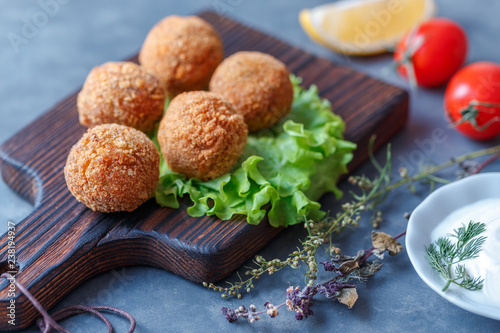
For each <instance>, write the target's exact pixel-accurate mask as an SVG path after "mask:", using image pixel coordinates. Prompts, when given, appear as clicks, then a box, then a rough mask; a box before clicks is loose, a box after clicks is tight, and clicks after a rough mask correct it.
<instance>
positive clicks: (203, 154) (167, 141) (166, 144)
mask: <svg viewBox="0 0 500 333" xmlns="http://www.w3.org/2000/svg"><path fill="white" fill-rule="evenodd" d="M247 136H248V129H247V125H246V124H245V121H244V120H243V117H242V116H241V115H239V114H237V113H236V112H235V111H234V109H233V107H232V105H230V104H229V103H227V102H226V101H224V100H223V99H221V98H220V97H219V96H217V95H216V94H214V93H211V92H208V91H191V92H185V93H182V94H180V95H177V96H176V97H175V98H174V99H173V100H172V101H171V102H170V105H169V106H168V109H167V112H166V113H165V115H164V116H163V119H162V120H161V122H160V127H159V129H158V142H159V143H160V147H161V152H162V154H163V157H164V159H165V161H166V162H167V165H168V166H169V168H170V170H172V171H174V172H178V173H182V174H185V175H186V176H188V177H190V178H191V177H195V178H198V179H200V180H202V181H207V180H210V179H214V178H217V177H219V176H222V175H223V174H225V173H227V172H229V171H230V170H231V168H232V167H233V166H234V165H235V164H236V162H237V160H238V158H239V157H240V156H241V154H242V153H243V149H244V148H245V145H246V142H247Z"/></svg>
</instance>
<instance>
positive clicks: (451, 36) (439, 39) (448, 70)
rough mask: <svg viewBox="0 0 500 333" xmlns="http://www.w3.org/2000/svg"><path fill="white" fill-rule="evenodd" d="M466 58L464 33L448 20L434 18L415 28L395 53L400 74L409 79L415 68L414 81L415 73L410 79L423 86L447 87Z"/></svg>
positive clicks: (401, 42)
mask: <svg viewBox="0 0 500 333" xmlns="http://www.w3.org/2000/svg"><path fill="white" fill-rule="evenodd" d="M466 56H467V36H466V35H465V32H464V30H463V29H462V27H460V25H458V24H457V23H456V22H454V21H452V20H449V19H445V18H434V19H430V20H428V21H426V22H424V23H422V24H420V25H419V26H417V27H415V28H414V29H412V30H411V31H409V32H408V33H407V34H406V35H405V36H404V37H403V39H402V40H401V41H400V42H399V43H398V45H397V46H396V50H395V52H394V60H395V61H396V64H398V71H399V73H400V74H401V75H402V76H403V77H405V78H408V76H409V75H408V69H409V66H411V67H413V71H414V73H415V75H414V79H413V78H412V76H413V75H412V74H411V73H410V78H409V79H410V80H416V82H413V83H416V84H418V85H419V86H423V87H436V86H440V85H443V84H445V83H446V82H447V81H448V80H449V79H450V77H451V76H452V75H453V74H454V73H455V72H456V71H457V70H458V69H459V68H460V66H462V64H463V63H464V61H465V57H466ZM410 70H411V69H410ZM410 83H412V82H410Z"/></svg>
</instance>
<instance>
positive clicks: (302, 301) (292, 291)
mask: <svg viewBox="0 0 500 333" xmlns="http://www.w3.org/2000/svg"><path fill="white" fill-rule="evenodd" d="M404 234H405V232H403V233H401V234H399V235H397V236H395V237H394V238H393V237H391V236H389V235H387V234H385V233H374V235H372V243H373V246H374V247H373V248H371V249H369V250H365V251H358V253H357V254H356V256H345V255H341V254H340V253H339V254H337V255H335V256H334V257H332V258H331V261H330V262H321V263H320V264H322V265H323V268H324V270H325V271H326V272H332V273H333V274H335V275H334V276H333V277H332V278H330V279H329V280H328V281H326V282H322V283H317V284H315V285H312V284H308V285H306V286H305V287H304V288H301V287H300V286H296V287H293V286H289V287H288V288H287V289H286V297H285V301H284V302H283V303H281V304H279V305H276V306H275V305H273V304H272V303H271V302H266V303H265V304H264V310H260V311H259V310H257V307H256V306H255V305H253V304H252V305H250V307H249V308H248V309H247V308H246V307H245V306H244V305H241V306H239V307H238V308H236V309H231V308H228V307H222V308H221V310H222V314H223V315H224V316H225V317H226V319H227V321H228V322H230V323H231V322H235V321H237V320H238V319H239V318H245V319H247V320H248V321H249V322H250V323H252V322H254V321H255V320H259V319H260V316H261V315H263V314H268V315H269V316H270V317H271V318H274V317H276V316H277V315H279V309H280V308H282V307H284V306H286V308H287V309H288V310H290V311H295V312H296V313H295V319H297V320H303V319H305V318H307V317H309V316H311V315H313V314H314V312H313V310H312V309H311V308H312V306H313V305H314V297H315V296H316V295H318V294H319V295H323V296H324V297H326V298H328V299H331V300H338V301H339V302H340V303H342V304H345V305H347V306H348V307H349V308H351V307H352V306H353V305H354V303H355V302H356V300H357V298H358V294H357V291H356V287H357V283H359V282H364V281H366V280H367V279H368V278H370V277H372V276H374V275H375V273H376V272H377V271H379V270H380V269H381V268H382V263H380V261H379V260H375V261H368V260H367V259H368V258H369V257H371V256H372V255H374V254H375V253H377V254H378V256H379V257H380V255H381V254H382V253H384V252H385V251H389V253H390V254H392V255H396V254H397V253H399V251H401V249H402V247H401V244H399V243H398V242H397V240H396V239H397V238H399V237H401V236H403V235H404ZM375 250H377V252H375Z"/></svg>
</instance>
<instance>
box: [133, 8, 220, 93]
mask: <svg viewBox="0 0 500 333" xmlns="http://www.w3.org/2000/svg"><path fill="white" fill-rule="evenodd" d="M223 58H224V49H223V45H222V41H221V39H220V37H219V35H218V34H217V32H216V31H215V29H214V28H213V27H212V26H211V25H210V24H209V23H207V22H206V21H204V20H203V19H201V18H199V17H197V16H187V17H181V16H176V15H172V16H168V17H166V18H164V19H163V20H161V21H160V22H158V23H157V24H156V25H155V26H154V27H153V28H152V29H151V31H150V32H149V33H148V35H147V37H146V39H145V41H144V44H143V45H142V48H141V50H140V52H139V62H140V64H141V65H142V66H143V67H145V68H147V69H148V70H150V71H151V72H152V73H154V74H155V75H156V76H157V77H158V78H159V79H160V80H162V81H164V83H165V84H166V88H167V95H168V97H170V98H172V97H174V96H176V95H177V94H179V93H181V92H184V91H192V90H204V89H207V88H208V82H209V81H210V77H211V76H212V74H213V72H214V70H215V68H216V67H217V66H218V65H219V63H220V62H221V61H222V59H223Z"/></svg>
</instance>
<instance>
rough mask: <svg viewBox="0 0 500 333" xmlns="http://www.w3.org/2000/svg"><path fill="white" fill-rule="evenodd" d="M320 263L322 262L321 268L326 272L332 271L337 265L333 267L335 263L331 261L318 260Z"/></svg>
mask: <svg viewBox="0 0 500 333" xmlns="http://www.w3.org/2000/svg"><path fill="white" fill-rule="evenodd" d="M320 264H323V268H324V269H325V271H327V272H333V271H335V270H336V269H337V267H335V265H334V264H333V263H331V262H320Z"/></svg>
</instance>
